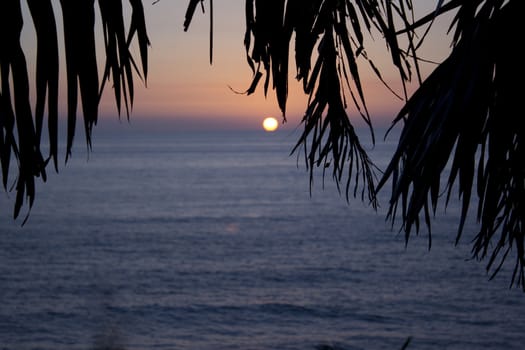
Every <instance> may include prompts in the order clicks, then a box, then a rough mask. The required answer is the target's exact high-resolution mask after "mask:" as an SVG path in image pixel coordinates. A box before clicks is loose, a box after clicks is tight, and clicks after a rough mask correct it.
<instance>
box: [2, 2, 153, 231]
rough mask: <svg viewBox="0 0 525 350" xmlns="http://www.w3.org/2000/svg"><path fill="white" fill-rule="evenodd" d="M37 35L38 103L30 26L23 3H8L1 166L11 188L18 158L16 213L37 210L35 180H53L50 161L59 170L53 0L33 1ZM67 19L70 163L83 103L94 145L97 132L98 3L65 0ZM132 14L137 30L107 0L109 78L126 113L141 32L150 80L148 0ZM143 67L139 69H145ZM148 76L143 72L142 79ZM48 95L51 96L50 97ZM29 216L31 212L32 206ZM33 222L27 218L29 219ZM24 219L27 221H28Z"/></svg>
mask: <svg viewBox="0 0 525 350" xmlns="http://www.w3.org/2000/svg"><path fill="white" fill-rule="evenodd" d="M27 4H28V8H29V10H30V14H31V18H32V21H33V25H34V28H35V32H36V43H37V44H36V49H37V50H36V52H37V57H36V77H35V78H36V79H35V82H34V84H35V87H36V88H35V91H36V101H35V108H34V113H33V110H32V108H31V101H30V96H29V89H30V86H31V84H32V82H31V81H30V79H29V74H28V69H27V62H26V58H25V55H24V52H23V50H22V47H21V45H20V35H21V30H22V27H23V24H24V18H23V16H22V11H21V3H20V0H6V1H2V2H1V3H0V163H1V168H2V183H3V186H4V189H5V190H6V191H8V190H10V188H9V186H8V184H9V176H10V167H11V164H12V163H11V160H12V158H14V159H16V162H17V167H18V169H17V170H18V174H17V177H16V185H15V187H14V188H15V191H16V197H15V203H14V217H15V219H16V218H17V217H18V216H19V213H20V210H21V209H22V207H23V205H24V203H27V204H28V208H29V209H31V207H32V205H33V203H34V199H35V194H36V190H35V187H36V184H35V178H36V177H42V179H43V180H44V181H45V180H46V171H45V170H46V166H47V164H48V161H49V160H50V159H52V160H53V164H54V168H55V170H56V171H58V146H57V145H58V89H59V86H58V85H59V80H58V70H59V57H60V55H59V47H58V38H57V25H56V21H55V16H54V9H53V5H52V2H51V1H50V0H27ZM60 4H61V9H62V20H63V24H64V42H65V66H66V75H67V81H66V85H67V86H66V88H67V148H66V157H65V158H66V161H67V159H68V158H69V157H70V156H71V151H72V147H73V140H74V136H75V128H76V120H77V107H78V103H79V98H80V102H81V105H82V115H83V119H84V130H85V133H86V140H87V146H88V148H90V147H91V133H92V128H93V125H95V124H96V122H97V118H98V103H99V93H100V92H101V91H102V88H103V85H100V84H99V76H98V67H97V51H96V46H95V11H94V6H95V1H94V0H61V1H60ZM130 4H131V8H132V14H131V22H130V23H131V24H130V29H129V32H128V34H127V38H126V32H125V29H124V24H123V23H124V21H123V13H124V12H123V9H122V4H121V2H120V1H107V0H100V1H99V5H100V8H101V14H102V22H103V32H104V35H105V39H106V41H105V42H106V47H105V48H106V62H107V65H106V66H107V67H109V68H106V69H105V71H104V73H105V74H104V75H103V77H102V81H103V82H104V81H105V80H106V79H108V78H109V69H111V74H112V75H113V88H114V89H115V101H116V104H117V109H118V110H119V112H120V104H121V98H122V97H123V98H124V103H125V106H126V111H127V112H128V113H129V110H130V108H131V106H132V102H133V79H132V74H131V73H132V70H131V65H133V66H135V67H136V65H135V62H134V60H133V58H132V56H131V54H130V53H129V46H130V44H131V41H132V39H133V37H134V36H135V34H137V37H138V44H139V48H140V55H141V62H142V70H143V76H144V80H145V79H146V75H147V63H148V62H147V46H148V44H149V41H148V38H147V34H146V26H145V20H144V10H143V8H142V3H141V1H140V0H130ZM138 71H139V70H138V69H137V72H138ZM140 75H141V74H140V73H139V76H140ZM46 97H47V98H46ZM46 103H47V119H48V122H47V129H48V133H49V158H47V159H44V157H43V156H42V154H41V151H40V147H41V135H42V132H43V130H44V120H45V116H46ZM28 214H29V211H28ZM25 220H27V216H26V219H25ZM25 220H24V222H25Z"/></svg>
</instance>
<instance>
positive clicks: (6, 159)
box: [0, 0, 525, 288]
mask: <svg viewBox="0 0 525 350" xmlns="http://www.w3.org/2000/svg"><path fill="white" fill-rule="evenodd" d="M60 3H61V9H62V17H63V22H64V35H65V56H66V61H65V66H66V72H67V94H68V95H67V101H68V135H67V150H66V152H67V154H66V159H67V157H69V156H70V154H71V147H72V144H73V139H74V131H75V123H76V118H77V105H78V102H79V94H80V101H81V105H82V115H83V118H84V129H85V132H86V139H87V140H88V146H89V145H90V135H91V132H92V128H93V125H94V124H95V123H96V121H97V113H98V100H99V98H100V93H101V90H102V89H103V87H104V84H105V82H106V81H107V80H109V79H111V78H112V83H113V88H114V92H115V100H116V105H117V109H118V111H119V113H120V110H121V104H122V100H124V105H125V109H126V113H127V114H128V116H129V110H130V108H131V106H132V101H133V91H134V85H133V76H132V70H133V69H132V68H134V69H135V70H136V71H137V72H139V71H140V69H139V68H138V67H137V65H136V63H135V61H134V60H133V58H132V56H131V54H130V52H129V47H130V44H131V41H132V38H133V37H134V35H135V34H137V38H138V45H139V49H140V56H141V62H142V65H141V69H142V74H140V73H139V76H141V78H143V79H144V81H145V79H146V75H147V45H148V38H147V34H146V27H145V21H144V11H143V8H142V2H141V1H140V0H130V4H131V8H132V17H131V25H130V28H129V30H128V33H127V37H126V34H125V33H126V32H125V28H124V21H123V10H122V3H121V1H120V0H111V1H110V0H99V1H98V3H99V6H100V12H101V15H102V26H103V28H102V30H103V33H104V43H105V53H106V65H105V67H104V70H103V75H102V77H101V81H102V83H101V84H100V82H99V76H98V67H97V65H96V57H97V56H96V54H97V53H96V47H95V36H94V33H95V31H94V6H95V1H94V0H61V1H60ZM199 3H200V4H201V5H203V3H204V0H190V2H189V6H188V11H187V13H186V15H187V17H186V22H185V24H184V25H185V29H187V28H188V26H189V24H190V22H191V18H192V16H193V13H194V11H195V9H196V7H197V5H199ZM27 4H28V7H29V9H30V12H31V17H32V20H33V24H34V26H35V29H36V32H37V60H36V62H37V67H36V82H35V86H36V105H35V107H34V114H33V111H32V108H31V104H30V100H29V85H30V83H31V82H30V80H29V74H28V70H27V64H26V60H25V56H24V52H23V51H22V49H21V45H20V33H21V28H22V25H23V22H22V13H21V7H20V0H5V1H2V2H1V3H0V88H1V90H0V126H1V128H0V163H1V168H2V181H3V185H4V188H5V189H8V187H9V180H8V178H9V174H10V171H9V169H10V167H11V166H12V164H11V160H12V159H15V160H16V164H17V170H18V176H17V178H16V181H15V190H16V199H15V210H14V216H15V218H16V217H17V216H18V215H19V212H20V210H21V208H22V206H23V204H24V200H27V203H28V205H29V207H31V205H32V203H33V201H34V197H35V177H38V176H41V177H42V178H44V180H45V175H46V173H45V168H46V165H47V163H48V161H49V160H50V159H53V163H54V166H55V168H56V169H58V166H57V157H58V154H57V153H58V151H57V124H58V123H57V120H58V118H57V99H58V66H59V62H58V57H59V55H58V45H57V34H56V23H55V18H54V14H53V4H52V3H51V1H50V0H27ZM209 4H210V13H211V11H212V9H213V6H212V2H211V0H210V2H209ZM412 5H413V4H412V1H411V0H396V1H394V0H354V1H352V0H287V1H285V0H246V35H245V46H246V54H247V61H248V64H249V65H250V67H251V68H252V70H253V82H252V84H251V86H250V87H249V88H248V90H247V91H246V93H247V94H251V93H253V92H254V91H255V89H256V88H257V85H258V84H259V83H260V82H261V81H264V84H263V89H264V92H265V94H266V93H267V92H268V90H269V89H270V86H271V88H272V89H274V90H275V92H276V96H277V101H278V104H279V107H280V108H281V110H282V113H283V117H284V118H285V117H286V101H287V97H288V77H289V69H290V67H289V55H290V51H289V50H290V48H291V47H293V48H294V52H295V65H296V70H297V76H296V78H297V79H298V80H299V81H301V82H302V85H303V88H304V92H305V93H306V94H308V95H309V97H310V98H309V102H308V106H307V107H306V111H305V114H304V117H303V120H302V122H303V124H304V131H303V133H302V135H301V136H300V138H299V140H298V143H297V145H296V147H295V149H294V151H297V150H299V149H301V148H302V149H303V150H304V155H305V160H306V164H307V166H308V168H309V171H310V177H311V179H313V172H314V169H316V168H318V167H319V168H321V169H322V170H321V171H323V172H325V171H326V169H330V168H331V169H332V176H333V178H334V179H335V181H336V183H337V185H338V186H339V185H340V184H342V183H344V181H345V180H346V187H345V189H346V194H347V195H348V194H349V193H353V195H354V196H355V195H357V192H358V188H359V187H360V186H361V188H362V190H361V197H362V198H363V199H365V198H366V199H367V200H368V201H370V202H371V203H372V204H373V205H375V203H376V202H375V201H376V197H375V195H376V190H378V189H380V188H382V187H383V186H384V185H385V183H386V182H387V181H388V180H392V184H393V188H392V198H391V202H390V211H389V215H390V216H391V218H392V219H394V217H395V216H396V214H398V210H397V209H398V206H400V208H401V210H400V215H401V219H402V229H404V231H405V234H406V238H407V239H409V236H410V233H411V232H412V231H413V230H414V229H415V230H416V231H418V230H419V229H420V216H422V217H423V219H424V221H425V223H426V225H427V227H428V230H429V232H430V229H431V215H432V213H433V212H434V211H435V210H436V207H437V204H438V202H439V200H440V199H441V193H442V192H443V190H444V192H445V193H446V194H447V196H446V198H445V199H444V200H445V203H447V202H448V200H449V198H450V196H451V194H452V189H453V186H454V185H457V187H458V189H459V195H460V198H461V200H462V211H461V216H460V222H459V227H458V234H457V239H458V240H459V239H460V237H461V234H462V231H463V226H464V223H465V220H466V218H467V215H468V212H469V204H470V203H471V200H472V191H473V189H474V190H475V191H476V194H477V197H478V199H479V202H478V210H477V218H478V220H479V222H480V231H479V233H478V235H477V236H476V238H475V240H474V244H473V251H472V252H473V255H474V256H475V257H477V258H480V259H481V258H484V257H488V259H489V262H488V266H487V267H488V269H489V270H492V271H493V273H494V274H495V273H497V272H498V271H499V269H500V267H501V264H502V263H503V260H505V258H506V257H507V256H508V255H509V254H510V253H511V251H514V253H515V256H516V268H515V271H514V274H513V280H512V283H514V282H515V283H516V284H521V285H522V286H523V288H525V276H524V266H525V257H524V232H525V228H524V224H525V204H524V203H523V201H524V200H525V183H524V178H525V166H524V165H523V164H524V161H523V159H524V153H525V151H524V150H523V138H524V130H523V126H522V124H523V123H521V122H520V117H521V115H522V114H523V112H522V109H521V105H520V100H519V98H520V95H521V92H522V89H520V88H516V87H515V85H517V84H519V83H520V82H521V81H523V78H525V76H524V75H525V73H524V70H523V65H522V60H521V57H520V56H519V54H518V52H520V51H519V50H515V49H514V47H513V46H512V45H513V44H512V42H511V41H510V40H509V39H508V38H509V37H510V36H511V35H513V34H512V33H519V17H518V16H520V15H521V14H522V13H523V10H524V6H525V3H524V2H523V1H521V2H520V1H519V0H510V1H509V0H448V1H447V0H437V1H436V10H435V11H434V12H432V13H430V14H429V15H428V16H424V17H422V18H419V19H418V18H414V17H413V13H412V10H413V6H412ZM450 10H455V11H456V12H455V17H454V21H453V23H452V27H455V35H454V47H453V50H452V53H451V55H450V56H449V57H448V58H447V59H446V60H445V61H444V62H442V63H441V64H440V65H439V66H437V68H436V69H435V71H434V72H433V73H432V74H431V75H430V76H428V77H427V78H426V79H424V81H423V77H421V74H420V72H419V66H418V48H419V47H420V44H421V42H422V41H423V40H424V38H425V36H424V34H423V36H420V37H418V34H420V33H417V31H416V30H417V29H418V28H420V27H421V26H422V25H427V24H429V23H431V22H432V21H433V20H434V19H435V18H436V17H438V16H440V15H441V14H442V13H445V12H447V11H450ZM210 18H211V20H212V19H213V18H212V16H211V17H210ZM212 28H213V22H211V25H210V29H211V30H212ZM371 31H377V32H378V33H379V34H380V35H381V36H382V38H383V40H384V41H385V44H386V46H387V48H388V50H389V54H390V57H391V61H392V64H393V65H394V67H396V69H397V70H398V71H399V75H400V80H401V81H402V82H403V84H404V83H405V82H407V81H409V80H410V79H411V77H412V73H413V72H415V75H416V76H417V78H418V80H419V81H422V84H421V86H420V87H419V89H418V90H417V91H416V92H415V93H414V94H413V95H412V96H411V97H410V98H407V101H406V105H405V106H404V107H403V108H402V109H401V111H400V113H399V115H398V117H397V118H396V119H395V120H394V124H397V123H403V131H402V134H401V138H400V140H399V146H398V149H397V151H396V152H395V154H394V156H393V159H392V162H391V163H390V165H389V166H388V167H387V169H386V171H385V173H384V175H383V177H382V179H381V180H380V181H379V183H378V184H377V187H376V183H375V172H374V165H373V163H372V162H371V160H370V159H369V158H368V155H367V154H366V152H365V150H364V149H363V147H362V146H361V144H360V140H359V139H358V137H357V135H356V133H355V131H354V128H353V125H352V122H351V118H350V116H349V114H348V109H347V107H348V106H347V100H352V101H353V105H354V107H355V109H356V110H357V113H358V115H359V116H360V117H361V118H363V119H364V121H365V122H366V123H367V124H368V125H369V126H370V130H371V131H372V132H371V135H372V139H373V137H374V136H373V135H374V134H373V128H372V122H371V117H370V115H369V113H368V109H367V107H366V102H365V101H366V100H365V96H366V95H365V91H364V89H363V86H362V84H361V78H360V68H359V67H360V64H359V63H360V62H365V63H366V64H369V65H370V66H371V67H372V69H373V70H374V71H375V72H376V73H377V75H378V78H379V79H381V76H380V73H379V71H378V70H377V69H376V68H375V65H374V64H373V61H372V60H371V59H370V58H369V57H368V55H367V54H366V50H365V40H364V36H365V33H366V32H371ZM210 34H211V33H210ZM401 37H402V38H403V40H400V38H401ZM292 40H294V42H293V43H292ZM401 42H402V44H401ZM212 49H213V41H212V36H211V35H210V61H211V60H212V56H211V53H212ZM263 77H264V79H263ZM46 97H47V99H46ZM405 97H406V92H405ZM46 102H47V118H48V123H47V125H48V132H49V140H50V141H49V142H50V145H49V146H50V147H49V148H50V154H49V157H47V158H45V157H43V156H42V154H41V151H40V148H41V147H40V146H41V145H40V139H41V133H42V131H43V129H44V119H45V114H46V108H45V107H46ZM447 164H451V165H450V169H449V170H450V175H449V176H448V182H447V183H446V185H445V186H444V189H442V188H441V187H442V185H441V182H440V180H441V178H442V176H443V174H444V171H445V169H446V168H447V166H448V165H447ZM352 184H353V186H352Z"/></svg>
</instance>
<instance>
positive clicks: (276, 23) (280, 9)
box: [185, 0, 417, 207]
mask: <svg viewBox="0 0 525 350" xmlns="http://www.w3.org/2000/svg"><path fill="white" fill-rule="evenodd" d="M199 2H200V3H202V2H203V0H195V1H190V3H189V6H188V13H190V14H191V15H190V16H187V19H188V20H187V22H186V23H185V27H186V28H187V26H188V25H189V21H191V18H192V16H193V12H194V9H195V7H196V5H197V4H198V3H199ZM405 2H406V4H405ZM406 7H408V8H410V7H411V6H410V1H401V4H400V5H399V6H398V5H394V4H393V3H391V2H390V1H371V0H364V1H348V0H347V1H338V0H325V1H322V0H308V1H305V0H288V1H285V0H273V1H263V0H247V1H246V34H245V39H244V44H245V47H246V54H247V61H248V64H249V66H250V67H251V69H252V71H253V82H252V84H251V85H250V87H249V88H248V89H247V91H246V93H247V94H251V93H253V92H254V91H255V90H256V87H257V85H258V84H259V82H260V81H261V78H262V77H263V75H264V74H263V72H264V73H265V79H264V84H263V89H264V93H265V95H266V94H267V93H268V89H269V88H270V84H271V88H272V89H274V90H275V93H276V96H277V101H278V104H279V107H280V109H281V111H282V114H283V118H284V121H286V101H287V97H288V78H289V57H290V48H291V47H292V46H293V47H294V48H295V64H296V69H297V76H296V78H297V80H299V81H302V84H303V88H304V92H305V93H306V94H308V95H309V96H310V99H309V104H308V107H307V109H306V112H305V115H304V117H303V121H302V122H303V124H304V132H303V134H302V135H301V137H300V138H299V140H298V142H297V145H296V147H295V148H294V150H293V151H294V152H296V151H298V150H299V149H300V148H302V149H303V151H304V155H305V160H306V165H307V166H308V169H309V172H310V179H311V180H313V173H314V171H315V169H316V168H321V169H322V171H323V172H324V171H325V170H326V169H327V168H329V167H331V168H332V177H333V178H334V180H335V181H336V183H337V185H338V187H339V186H340V185H341V184H342V183H345V182H344V181H345V179H346V184H345V188H346V194H347V195H348V194H349V193H353V195H354V196H355V195H357V191H358V189H359V186H362V187H361V198H363V199H365V198H366V199H367V200H368V201H370V202H371V204H372V205H373V206H374V207H375V205H376V197H375V176H376V175H375V166H374V164H373V163H372V161H371V160H370V158H369V157H368V155H367V154H366V152H365V150H364V149H363V147H362V146H361V143H360V140H359V138H358V136H357V134H356V133H355V130H354V128H353V125H352V123H351V120H350V118H349V116H348V114H347V99H352V101H353V103H354V106H355V107H356V109H357V111H358V115H359V116H360V117H361V118H363V119H364V121H365V122H366V124H368V125H369V126H370V131H371V136H372V140H374V133H373V128H372V124H371V120H370V116H369V113H368V109H367V106H366V103H365V94H364V91H363V87H362V84H361V78H360V73H359V68H358V67H359V66H358V62H357V61H358V60H359V59H361V60H363V61H364V62H365V63H367V64H371V65H372V67H374V65H373V62H372V61H371V60H369V58H368V57H367V55H366V51H365V48H364V37H363V31H364V30H366V31H372V30H377V31H379V33H381V34H383V35H384V36H385V38H386V43H387V46H388V48H389V49H390V52H391V57H392V61H393V63H394V65H395V66H396V67H397V69H398V70H399V72H400V76H401V80H402V81H403V82H405V81H406V80H408V79H409V78H410V76H409V74H410V71H409V69H408V67H409V64H408V61H407V55H406V54H405V53H404V52H403V51H402V50H400V48H399V44H398V38H397V36H396V33H395V28H394V27H393V25H392V23H391V22H393V12H394V11H395V12H396V13H397V12H400V11H401V12H402V11H404V9H405V8H406ZM362 26H364V27H365V28H364V29H362ZM292 38H295V43H294V44H293V45H292V43H291V41H292ZM314 59H315V63H314V64H313V67H312V60H314ZM416 65H417V62H416ZM376 73H377V74H378V76H379V78H380V75H379V71H378V70H376ZM352 183H353V186H352Z"/></svg>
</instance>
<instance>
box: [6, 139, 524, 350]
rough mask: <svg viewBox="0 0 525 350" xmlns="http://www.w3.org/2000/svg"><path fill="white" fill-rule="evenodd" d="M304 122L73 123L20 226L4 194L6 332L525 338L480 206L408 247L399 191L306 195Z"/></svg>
mask: <svg viewBox="0 0 525 350" xmlns="http://www.w3.org/2000/svg"><path fill="white" fill-rule="evenodd" d="M297 136H298V134H291V133H289V132H286V131H279V132H276V133H263V132H243V133H234V132H215V133H198V132H188V133H173V134H169V133H149V134H147V133H143V134H140V133H133V132H129V131H128V132H125V131H122V132H117V133H116V134H104V133H101V134H100V135H98V136H96V137H95V140H94V141H95V142H94V150H93V152H92V153H91V154H90V156H89V159H87V156H86V155H85V153H83V152H82V145H81V141H80V140H79V141H77V143H78V144H79V145H77V146H76V148H75V150H74V155H73V159H72V161H70V162H69V163H68V165H67V166H65V167H64V166H62V167H61V170H60V173H59V174H58V175H57V174H54V173H51V174H49V179H48V182H47V183H46V184H44V185H42V184H39V186H38V192H37V200H36V203H35V206H34V208H33V210H32V212H31V216H30V219H29V221H28V223H27V224H26V225H25V226H24V227H20V223H21V221H17V222H13V221H12V219H11V218H10V215H9V214H10V213H11V207H12V198H11V199H8V198H7V196H6V195H3V199H2V200H1V201H0V211H1V215H2V217H1V221H0V232H1V234H0V349H2V350H4V349H9V350H19V349H20V350H22V349H24V350H25V349H53V350H65V349H102V348H104V349H106V348H114V349H116V348H120V349H130V350H131V349H133V350H135V349H136V350H139V349H141V350H142V349H144V350H147V349H210V350H212V349H213V350H222V349H243V350H246V349H253V350H259V349H315V348H316V347H320V346H322V345H327V346H332V347H334V348H338V349H400V348H401V346H402V345H403V343H404V342H405V340H406V339H407V337H412V341H411V343H410V345H409V347H408V349H414V350H416V349H417V350H433V349H457V350H465V349H516V350H517V349H523V334H524V333H523V332H524V329H525V319H524V317H523V312H524V311H525V294H524V293H523V292H522V291H521V290H519V289H516V288H512V289H509V288H508V283H509V281H510V267H511V266H509V268H506V269H505V270H504V271H502V272H501V273H500V274H499V275H498V276H497V278H496V279H495V280H492V281H488V276H487V274H486V272H485V269H484V267H485V262H481V263H480V262H477V261H475V260H469V258H470V255H469V252H470V245H469V240H470V239H471V238H472V237H473V236H474V234H475V232H476V226H475V224H474V223H472V222H471V223H469V226H467V228H466V229H465V236H464V239H463V241H462V242H461V244H460V245H459V246H454V243H453V242H454V238H455V230H456V225H457V203H454V202H453V203H452V204H451V206H450V207H449V208H448V209H447V212H446V213H444V210H441V211H439V213H438V215H437V218H436V220H435V222H434V231H433V245H432V249H431V250H430V251H428V249H427V237H426V234H424V233H422V234H421V235H420V236H414V237H413V238H412V239H411V240H410V242H409V244H408V246H407V247H405V244H404V238H403V235H400V234H397V228H395V229H394V230H392V229H391V228H390V224H389V223H388V222H386V221H385V212H386V208H383V207H386V205H387V195H388V192H384V194H383V196H381V198H380V200H381V202H380V203H381V204H382V205H383V207H382V208H380V209H379V210H378V212H375V211H374V210H372V208H370V207H369V206H367V205H366V204H363V203H361V202H360V201H359V200H355V201H354V200H352V201H350V203H346V201H345V199H344V197H341V196H339V195H338V194H337V190H336V188H335V186H334V184H333V182H332V180H331V178H330V177H327V178H326V180H325V186H324V190H323V189H322V187H323V184H322V179H321V177H316V178H315V181H314V189H313V191H312V195H311V196H310V193H309V186H308V174H307V172H306V170H305V168H304V165H303V161H302V159H300V160H299V162H298V163H297V162H296V157H295V156H289V152H290V150H291V148H292V146H293V143H294V141H295V140H296V139H297ZM381 136H382V134H380V135H379V139H380V141H379V142H378V145H377V147H376V149H375V150H374V151H373V152H372V155H373V157H374V159H375V160H376V162H377V163H378V165H379V166H380V167H384V165H385V162H386V160H387V159H388V157H389V156H390V155H391V153H392V151H393V144H392V142H393V141H395V140H392V142H387V143H384V142H382V141H381ZM11 197H12V196H11ZM509 265H511V264H509Z"/></svg>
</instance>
